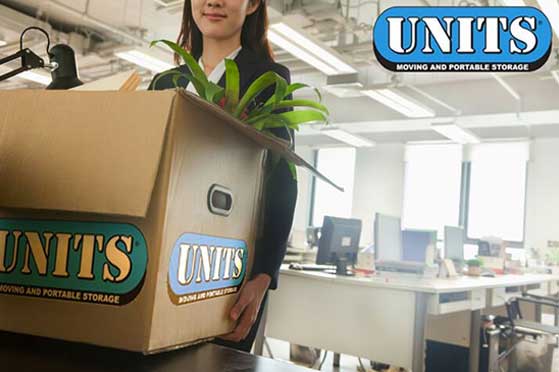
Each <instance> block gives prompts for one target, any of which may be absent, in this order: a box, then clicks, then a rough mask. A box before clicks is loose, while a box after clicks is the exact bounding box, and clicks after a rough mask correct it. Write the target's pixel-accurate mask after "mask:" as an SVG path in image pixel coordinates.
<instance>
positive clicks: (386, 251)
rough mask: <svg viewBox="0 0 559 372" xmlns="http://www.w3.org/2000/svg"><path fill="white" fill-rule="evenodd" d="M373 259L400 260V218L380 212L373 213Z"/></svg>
mask: <svg viewBox="0 0 559 372" xmlns="http://www.w3.org/2000/svg"><path fill="white" fill-rule="evenodd" d="M374 233H375V260H376V261H379V262H380V261H401V260H402V227H401V222H400V218H398V217H392V216H387V215H384V214H381V213H377V214H376V215H375V231H374Z"/></svg>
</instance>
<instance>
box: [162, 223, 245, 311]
mask: <svg viewBox="0 0 559 372" xmlns="http://www.w3.org/2000/svg"><path fill="white" fill-rule="evenodd" d="M247 262H248V248H247V244H246V242H244V241H242V240H236V239H227V238H218V237H214V236H208V235H200V234H190V233H187V234H183V235H181V236H180V237H179V239H178V240H177V241H176V242H175V245H174V247H173V252H172V253H171V261H170V263H169V281H168V284H169V286H168V287H169V288H168V289H169V296H170V297H171V301H172V302H173V303H174V304H175V305H183V304H187V303H191V302H196V301H201V300H207V299H210V298H215V297H220V296H225V295H229V294H233V293H237V292H238V290H239V288H240V287H241V284H242V283H243V280H244V278H245V275H246V270H247Z"/></svg>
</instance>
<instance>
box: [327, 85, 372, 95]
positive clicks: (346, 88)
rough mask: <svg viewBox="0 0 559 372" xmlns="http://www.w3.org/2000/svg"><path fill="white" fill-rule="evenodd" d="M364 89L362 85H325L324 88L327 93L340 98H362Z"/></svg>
mask: <svg viewBox="0 0 559 372" xmlns="http://www.w3.org/2000/svg"><path fill="white" fill-rule="evenodd" d="M362 88H363V84H361V83H349V84H335V85H325V86H324V87H322V89H323V90H324V91H325V92H328V93H330V94H332V95H334V96H336V97H338V98H355V97H361V95H362V94H361V89H362Z"/></svg>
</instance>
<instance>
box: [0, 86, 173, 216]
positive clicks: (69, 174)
mask: <svg viewBox="0 0 559 372" xmlns="http://www.w3.org/2000/svg"><path fill="white" fill-rule="evenodd" d="M174 98H175V93H174V92H135V93H122V92H69V91H38V90H33V91H30V90H20V91H0V102H1V104H0V179H1V180H2V187H1V188H0V207H12V208H32V209H48V210H64V211H78V212H92V213H103V214H117V215H129V216H145V213H146V211H147V208H148V205H149V202H150V198H151V193H152V189H153V186H154V182H155V178H156V175H157V170H158V167H159V160H160V156H161V152H162V147H163V143H164V139H165V130H166V127H167V123H168V121H169V120H168V118H169V113H170V108H171V107H172V103H173V100H174Z"/></svg>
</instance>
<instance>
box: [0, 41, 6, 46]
mask: <svg viewBox="0 0 559 372" xmlns="http://www.w3.org/2000/svg"><path fill="white" fill-rule="evenodd" d="M6 44H8V43H6V42H5V41H4V40H0V47H1V46H4V45H6Z"/></svg>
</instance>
